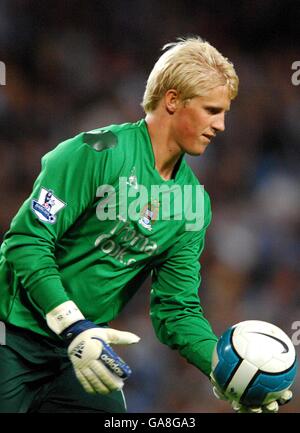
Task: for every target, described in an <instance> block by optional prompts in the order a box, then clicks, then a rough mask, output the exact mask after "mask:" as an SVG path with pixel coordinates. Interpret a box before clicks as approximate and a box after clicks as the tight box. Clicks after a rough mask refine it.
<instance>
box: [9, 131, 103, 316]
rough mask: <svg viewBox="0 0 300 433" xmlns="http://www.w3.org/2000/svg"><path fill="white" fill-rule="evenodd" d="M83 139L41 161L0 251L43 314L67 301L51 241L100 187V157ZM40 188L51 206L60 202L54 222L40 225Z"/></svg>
mask: <svg viewBox="0 0 300 433" xmlns="http://www.w3.org/2000/svg"><path fill="white" fill-rule="evenodd" d="M85 137H86V134H84V133H82V134H79V135H78V136H76V137H75V138H73V139H70V140H67V141H65V142H63V143H61V144H60V145H58V146H57V147H56V148H55V149H54V150H53V151H51V152H49V153H48V154H47V155H45V156H44V157H43V159H42V170H41V173H40V175H39V176H38V178H37V180H36V182H35V184H34V187H33V191H32V194H31V195H30V197H29V198H28V199H27V200H26V201H25V202H24V204H23V205H22V206H21V208H20V210H19V212H18V213H17V215H16V216H15V217H14V219H13V220H12V223H11V227H10V229H9V231H8V232H7V234H6V236H5V239H4V243H3V245H2V249H1V252H2V254H3V256H4V258H5V260H6V261H7V263H8V265H9V266H10V268H11V270H12V272H13V273H14V274H15V275H16V276H17V278H18V280H19V282H20V283H21V285H22V286H23V287H24V288H25V289H26V290H27V293H28V296H29V298H30V299H31V302H32V303H33V305H35V307H36V308H37V309H38V310H40V311H41V313H42V314H43V313H44V314H46V313H47V312H49V311H50V310H51V309H52V308H54V307H55V306H57V305H59V304H61V303H62V302H64V301H67V300H68V296H67V294H66V292H65V290H64V287H63V285H62V282H61V277H60V272H59V269H58V266H57V263H56V260H55V246H56V242H57V240H58V239H59V238H60V237H62V236H63V235H64V233H66V231H67V230H68V229H69V228H70V227H71V226H72V225H73V224H74V222H75V221H76V220H77V219H78V218H79V217H80V215H82V214H83V213H84V211H85V210H86V209H87V208H88V206H90V205H91V204H92V202H93V200H94V198H95V195H96V189H97V185H99V184H100V182H99V181H100V179H99V176H100V175H99V168H100V167H101V159H100V158H102V159H103V156H101V154H102V153H101V152H97V151H95V150H94V149H93V147H92V146H90V145H89V144H87V143H86V142H85ZM83 163H84V165H83ZM42 189H43V190H44V191H45V190H46V191H51V192H53V195H54V196H55V198H56V199H57V200H56V203H61V206H62V208H61V209H60V210H59V211H58V212H57V213H56V215H55V222H54V223H53V222H52V223H51V222H50V221H43V220H41V218H40V217H39V216H40V214H39V213H36V212H34V210H33V202H34V201H37V200H38V199H39V197H40V194H41V191H42Z"/></svg>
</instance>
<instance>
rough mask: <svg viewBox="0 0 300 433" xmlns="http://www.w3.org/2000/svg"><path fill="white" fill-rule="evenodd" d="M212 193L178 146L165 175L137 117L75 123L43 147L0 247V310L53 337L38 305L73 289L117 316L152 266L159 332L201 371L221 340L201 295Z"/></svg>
mask: <svg viewBox="0 0 300 433" xmlns="http://www.w3.org/2000/svg"><path fill="white" fill-rule="evenodd" d="M210 220H211V209H210V201H209V197H208V194H207V193H206V192H205V191H204V190H203V188H202V187H201V186H200V185H199V182H198V180H197V178H196V177H195V175H194V174H193V172H192V170H191V169H190V167H189V166H188V165H187V163H186V161H185V159H184V158H182V159H181V160H180V161H179V163H178V164H177V167H176V170H175V175H174V178H173V179H171V180H164V179H163V178H162V177H161V176H160V175H159V173H158V171H157V170H156V168H155V159H154V154H153V150H152V145H151V140H150V136H149V134H148V130H147V124H146V122H145V120H140V121H139V122H136V123H126V124H123V125H111V126H109V127H105V128H100V129H96V130H93V131H90V132H83V133H80V134H79V135H77V136H75V137H74V138H71V139H69V140H66V141H64V142H63V143H60V144H59V145H58V146H57V147H56V148H55V149H54V150H52V151H51V152H49V153H48V154H47V155H45V156H44V157H43V159H42V169H41V173H40V174H39V176H38V178H37V180H36V182H35V184H34V187H33V191H32V194H31V195H30V197H29V198H28V199H27V200H26V201H25V202H24V204H23V205H22V206H21V208H20V210H19V212H18V213H17V215H16V216H15V217H14V219H13V220H12V223H11V227H10V229H9V231H8V232H7V233H6V235H5V237H4V242H3V244H2V246H1V255H0V299H1V301H0V319H1V320H3V321H5V322H8V323H11V324H13V325H16V326H19V327H22V328H26V329H28V330H31V331H33V332H36V333H38V334H41V335H43V336H49V337H51V338H53V339H57V338H59V337H57V336H56V335H55V334H54V333H52V331H51V330H50V329H49V328H48V326H47V324H46V321H45V314H47V313H48V312H49V311H51V310H52V309H53V308H54V307H56V306H57V305H59V304H61V303H63V302H65V301H67V300H70V299H71V300H72V301H74V302H75V303H76V304H77V305H78V307H79V309H80V310H81V312H82V313H83V314H84V316H85V317H86V318H87V319H89V320H91V321H93V322H95V323H96V324H103V323H108V322H110V321H112V320H113V319H115V318H116V317H117V316H118V314H119V312H120V311H121V310H122V308H123V307H124V306H125V304H126V303H127V302H128V301H129V300H130V298H131V297H132V296H133V295H134V293H135V292H136V291H137V289H138V288H139V287H140V285H141V283H142V282H143V281H144V280H145V279H146V278H147V276H148V275H149V274H151V275H152V286H151V300H150V302H151V306H150V308H151V310H150V314H151V320H152V323H153V326H154V329H155V332H156V334H157V336H158V338H159V339H160V340H161V341H162V342H163V343H165V344H167V345H169V346H170V347H171V348H173V349H178V350H179V352H180V353H181V354H182V355H183V356H184V357H185V358H186V359H187V360H188V361H189V362H191V363H192V364H194V365H196V366H197V367H198V368H200V369H201V370H202V371H203V372H204V373H205V374H209V372H210V365H211V354H212V350H213V347H214V345H215V343H216V341H217V337H216V336H215V334H214V333H213V331H212V329H211V326H210V324H209V322H208V321H207V320H206V318H205V317H204V315H203V311H202V308H201V305H200V300H199V296H198V288H199V285H200V274H199V271H200V264H199V257H200V254H201V252H202V250H203V247H204V237H205V231H206V228H207V226H208V224H209V223H210Z"/></svg>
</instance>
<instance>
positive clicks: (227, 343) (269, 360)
mask: <svg viewBox="0 0 300 433" xmlns="http://www.w3.org/2000/svg"><path fill="white" fill-rule="evenodd" d="M212 373H213V376H214V379H215V381H216V385H217V388H219V389H220V390H221V391H222V393H223V394H225V396H226V397H227V398H228V399H229V400H231V401H237V402H239V403H241V404H243V405H245V406H261V405H263V404H268V403H270V402H272V401H274V400H276V399H277V398H279V396H280V394H281V393H282V391H284V390H286V389H288V388H290V386H291V385H292V383H293V381H294V379H295V377H296V373H297V357H296V351H295V348H294V346H293V343H292V342H291V340H290V338H289V337H288V336H287V335H286V334H285V333H284V332H283V331H282V330H281V329H280V328H278V327H277V326H275V325H273V324H271V323H267V322H262V321H259V320H247V321H244V322H240V323H238V324H236V325H234V326H232V327H231V328H229V329H227V331H226V332H224V334H223V335H222V336H221V338H220V339H219V341H218V343H217V345H216V347H215V350H214V353H213V359H212Z"/></svg>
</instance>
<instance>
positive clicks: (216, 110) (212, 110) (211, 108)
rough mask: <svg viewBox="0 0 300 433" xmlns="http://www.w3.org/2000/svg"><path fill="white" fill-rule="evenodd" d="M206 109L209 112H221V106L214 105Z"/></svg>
mask: <svg viewBox="0 0 300 433" xmlns="http://www.w3.org/2000/svg"><path fill="white" fill-rule="evenodd" d="M206 111H207V112H208V113H209V114H218V113H219V112H220V110H219V108H214V107H206Z"/></svg>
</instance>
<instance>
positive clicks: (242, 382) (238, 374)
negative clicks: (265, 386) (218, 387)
mask: <svg viewBox="0 0 300 433" xmlns="http://www.w3.org/2000/svg"><path fill="white" fill-rule="evenodd" d="M258 371H259V370H258V369H257V368H256V367H255V366H254V365H253V364H251V363H250V362H248V361H247V360H243V361H242V362H241V363H240V364H239V366H238V368H237V369H236V371H235V374H234V375H233V376H232V378H231V380H230V382H229V383H228V385H227V388H226V392H225V395H226V397H228V398H229V399H230V400H236V401H237V400H239V398H240V396H241V395H243V394H244V393H245V391H246V390H247V387H248V384H249V383H251V381H252V380H253V378H254V377H255V376H256V374H257V372H258Z"/></svg>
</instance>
